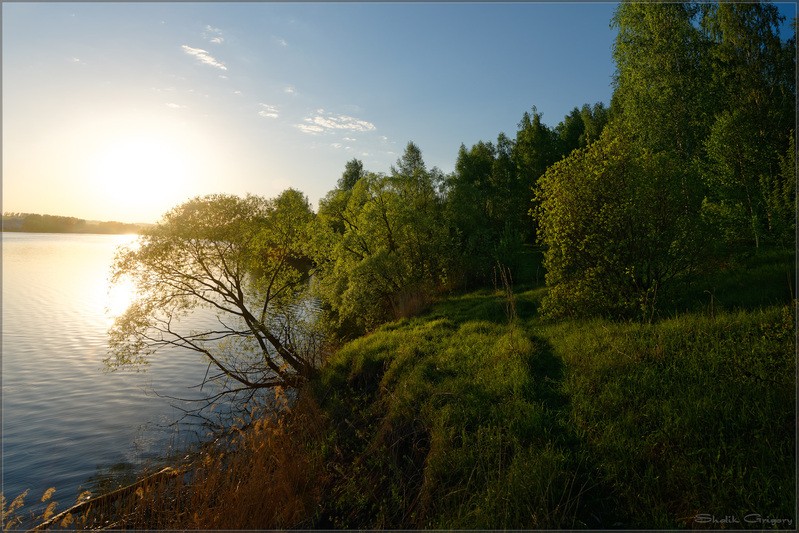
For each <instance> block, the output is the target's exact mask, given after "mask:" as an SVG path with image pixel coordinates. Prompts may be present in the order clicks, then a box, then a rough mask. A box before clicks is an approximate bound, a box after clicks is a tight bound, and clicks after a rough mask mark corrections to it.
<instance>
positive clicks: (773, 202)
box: [760, 131, 797, 248]
mask: <svg viewBox="0 0 799 533" xmlns="http://www.w3.org/2000/svg"><path fill="white" fill-rule="evenodd" d="M779 168H780V171H779V173H778V174H775V175H773V176H761V177H760V187H761V190H762V191H763V195H764V199H765V204H766V205H765V207H766V217H767V220H768V228H769V231H770V233H771V234H772V235H773V237H774V239H775V241H776V242H777V243H778V244H779V245H781V246H783V247H785V248H790V247H792V246H793V245H795V244H796V216H797V214H796V179H797V174H796V140H795V139H794V133H793V131H791V135H790V139H789V142H788V148H787V149H786V150H785V154H783V155H782V156H780V166H779Z"/></svg>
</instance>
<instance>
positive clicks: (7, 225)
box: [2, 213, 142, 234]
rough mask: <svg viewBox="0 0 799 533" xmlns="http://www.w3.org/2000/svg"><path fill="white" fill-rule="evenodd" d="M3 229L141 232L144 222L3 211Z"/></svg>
mask: <svg viewBox="0 0 799 533" xmlns="http://www.w3.org/2000/svg"><path fill="white" fill-rule="evenodd" d="M2 229H3V231H20V232H27V233H99V234H125V233H139V231H141V229H142V224H127V223H124V222H113V221H107V222H99V221H87V220H84V219H82V218H75V217H62V216H54V215H39V214H34V213H3V226H2Z"/></svg>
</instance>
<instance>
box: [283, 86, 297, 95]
mask: <svg viewBox="0 0 799 533" xmlns="http://www.w3.org/2000/svg"><path fill="white" fill-rule="evenodd" d="M283 92H284V93H286V94H295V93H296V92H297V89H295V88H294V86H293V85H287V86H286V87H283Z"/></svg>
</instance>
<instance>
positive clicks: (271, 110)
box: [258, 104, 280, 118]
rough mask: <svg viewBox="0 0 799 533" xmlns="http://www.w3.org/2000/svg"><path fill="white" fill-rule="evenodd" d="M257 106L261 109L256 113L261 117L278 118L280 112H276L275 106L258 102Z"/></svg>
mask: <svg viewBox="0 0 799 533" xmlns="http://www.w3.org/2000/svg"><path fill="white" fill-rule="evenodd" d="M258 106H259V107H260V108H261V110H260V111H258V115H259V116H261V117H264V118H278V117H279V116H280V113H279V112H278V108H277V107H276V106H273V105H269V104H258Z"/></svg>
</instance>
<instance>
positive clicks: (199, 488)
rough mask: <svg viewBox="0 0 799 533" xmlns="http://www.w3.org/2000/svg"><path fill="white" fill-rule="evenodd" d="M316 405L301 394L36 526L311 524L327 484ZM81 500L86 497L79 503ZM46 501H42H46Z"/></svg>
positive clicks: (9, 513) (10, 513)
mask: <svg viewBox="0 0 799 533" xmlns="http://www.w3.org/2000/svg"><path fill="white" fill-rule="evenodd" d="M326 427H327V424H326V421H325V418H324V417H323V415H322V412H321V410H320V409H319V408H318V406H317V405H316V403H315V401H313V400H312V399H311V398H310V397H306V395H302V396H301V397H300V399H299V401H298V402H297V404H296V405H295V406H294V408H293V409H292V410H290V411H289V410H286V411H285V412H284V413H283V414H281V415H280V416H279V417H265V418H261V419H259V420H257V421H256V422H254V423H253V424H252V425H250V426H249V427H248V428H246V429H245V430H239V431H238V432H237V433H236V434H235V435H234V436H233V437H231V438H229V439H228V440H227V441H225V443H224V444H221V445H220V444H219V443H217V444H216V445H214V446H207V447H206V448H205V449H204V450H202V451H201V452H200V453H199V454H198V455H197V456H196V457H195V458H194V460H193V462H191V463H190V464H188V465H184V466H182V467H179V468H175V469H170V468H167V469H163V470H161V471H159V472H157V473H155V474H153V475H150V476H148V477H145V478H143V479H141V480H140V481H139V482H137V483H135V484H133V485H130V486H128V487H125V488H123V489H119V490H117V491H114V492H113V493H111V494H106V495H104V496H100V497H98V498H92V499H88V500H87V499H86V495H85V494H83V495H81V497H79V501H78V502H77V503H76V505H75V506H73V507H71V508H69V509H67V510H66V511H62V512H61V513H59V514H55V511H56V509H55V505H50V506H48V508H47V511H46V514H42V515H41V516H40V517H38V520H37V523H39V524H40V526H39V527H40V528H41V529H56V528H70V529H79V530H83V529H203V530H211V529H287V528H298V527H300V528H301V527H303V526H305V527H308V526H311V525H312V524H313V523H314V521H315V520H316V519H317V517H318V514H319V509H320V507H319V502H320V501H321V498H322V494H323V491H324V486H325V483H324V481H325V475H324V469H323V467H322V460H321V446H320V441H321V440H322V439H323V435H324V434H325V428H326ZM23 498H24V495H21V497H20V498H17V499H16V500H15V501H14V502H12V503H11V504H9V505H5V504H6V502H5V501H3V504H4V505H3V518H4V525H6V526H10V527H13V526H15V525H17V524H18V523H19V520H18V519H16V518H14V517H15V516H17V515H18V514H19V509H20V508H21V506H22V504H23V501H22V500H23ZM81 500H83V501H81ZM43 501H44V500H43Z"/></svg>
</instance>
